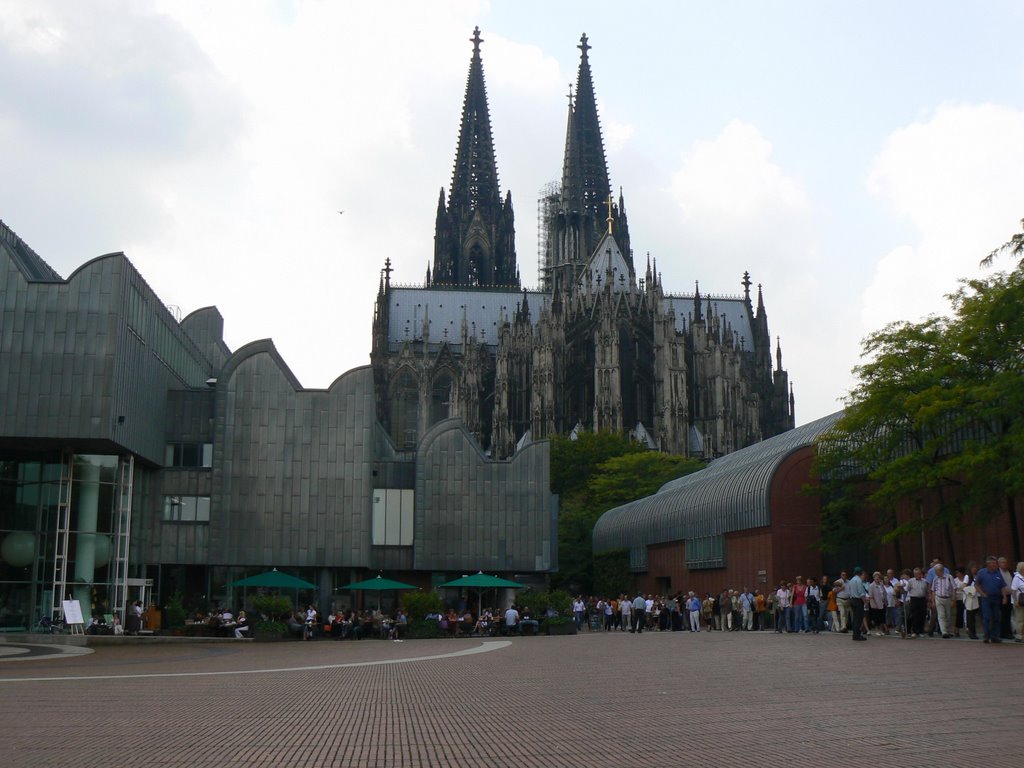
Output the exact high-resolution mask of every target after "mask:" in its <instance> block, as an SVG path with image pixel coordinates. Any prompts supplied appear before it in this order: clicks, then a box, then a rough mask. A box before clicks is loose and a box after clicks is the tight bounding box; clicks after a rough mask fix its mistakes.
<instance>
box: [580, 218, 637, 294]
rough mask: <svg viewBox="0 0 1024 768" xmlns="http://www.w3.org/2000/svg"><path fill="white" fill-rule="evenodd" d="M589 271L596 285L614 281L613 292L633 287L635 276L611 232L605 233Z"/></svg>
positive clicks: (589, 265) (591, 260) (591, 261)
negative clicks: (631, 272)
mask: <svg viewBox="0 0 1024 768" xmlns="http://www.w3.org/2000/svg"><path fill="white" fill-rule="evenodd" d="M587 271H588V272H590V279H591V280H592V281H593V284H594V285H604V284H606V283H607V281H608V280H609V279H611V281H612V292H613V293H619V292H620V291H625V290H627V288H628V287H629V286H630V285H632V280H633V276H632V275H631V274H630V271H629V264H627V263H626V259H625V258H624V257H623V255H622V250H621V249H620V248H619V245H618V243H616V242H615V238H614V237H612V235H611V233H610V232H605V233H604V236H603V237H602V238H601V241H600V242H599V243H598V244H597V248H595V249H594V255H593V256H591V257H590V261H589V262H588V263H587Z"/></svg>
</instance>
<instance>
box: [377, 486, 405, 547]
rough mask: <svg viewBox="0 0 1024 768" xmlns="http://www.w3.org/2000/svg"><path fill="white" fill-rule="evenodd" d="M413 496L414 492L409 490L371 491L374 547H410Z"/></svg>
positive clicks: (387, 489)
mask: <svg viewBox="0 0 1024 768" xmlns="http://www.w3.org/2000/svg"><path fill="white" fill-rule="evenodd" d="M415 496H416V492H415V491H413V490H412V489H411V488H374V489H373V529H372V537H373V538H372V543H373V545H374V546H376V547H411V546H412V533H413V512H414V510H415Z"/></svg>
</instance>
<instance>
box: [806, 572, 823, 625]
mask: <svg viewBox="0 0 1024 768" xmlns="http://www.w3.org/2000/svg"><path fill="white" fill-rule="evenodd" d="M806 600H807V623H808V625H809V626H810V628H811V629H810V632H811V634H814V635H816V634H818V630H819V628H820V627H821V623H820V621H819V614H820V613H821V588H820V587H819V586H818V582H817V580H816V579H815V578H814V577H813V576H809V577H808V579H807V594H806Z"/></svg>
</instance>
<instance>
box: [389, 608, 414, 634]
mask: <svg viewBox="0 0 1024 768" xmlns="http://www.w3.org/2000/svg"><path fill="white" fill-rule="evenodd" d="M408 626H409V617H408V616H406V615H405V611H403V610H402V609H401V608H399V609H398V613H397V614H395V620H394V621H393V622H392V623H391V633H390V634H389V635H388V637H389V638H390V639H391V640H401V639H402V635H403V634H404V633H405V628H406V627H408Z"/></svg>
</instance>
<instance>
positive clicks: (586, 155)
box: [542, 35, 635, 287]
mask: <svg viewBox="0 0 1024 768" xmlns="http://www.w3.org/2000/svg"><path fill="white" fill-rule="evenodd" d="M590 47H591V46H590V44H589V43H588V42H587V36H586V35H583V36H581V37H580V44H579V46H578V48H579V49H580V66H579V71H578V72H577V75H576V91H575V97H574V96H573V94H572V92H570V94H569V116H568V119H567V123H566V131H565V156H564V160H563V163H562V184H561V191H560V194H559V196H558V204H557V206H552V212H551V215H550V217H549V218H548V221H547V222H546V228H547V233H546V243H547V249H546V253H545V254H544V275H542V281H543V282H544V284H545V286H547V287H552V286H554V285H556V284H559V285H563V286H569V285H571V284H573V283H575V281H576V280H577V279H578V277H579V274H580V272H582V270H583V267H584V265H585V264H586V263H587V262H588V261H589V260H590V257H591V256H592V255H593V254H594V250H595V248H596V247H597V244H598V242H599V241H600V239H601V237H602V235H603V234H604V233H605V232H606V231H607V229H608V225H607V223H606V222H607V221H608V219H609V218H611V219H612V222H613V225H614V226H613V230H614V234H615V240H616V242H617V244H618V246H619V250H621V251H622V253H623V255H624V256H625V257H626V259H627V261H628V263H629V265H630V278H634V277H635V275H634V274H633V266H632V265H633V257H632V253H631V251H630V249H629V226H628V224H627V222H626V209H625V204H624V202H623V199H622V195H621V194H620V195H619V200H618V203H617V204H616V203H615V202H614V201H613V199H612V195H611V182H610V181H609V180H608V164H607V162H606V160H605V155H604V141H603V139H602V138H601V122H600V120H599V118H598V114H597V98H596V97H595V95H594V80H593V76H592V75H591V72H590V57H589V53H588V52H589V51H590Z"/></svg>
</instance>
